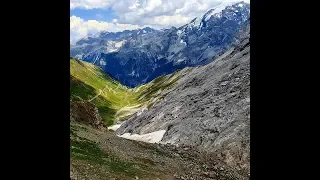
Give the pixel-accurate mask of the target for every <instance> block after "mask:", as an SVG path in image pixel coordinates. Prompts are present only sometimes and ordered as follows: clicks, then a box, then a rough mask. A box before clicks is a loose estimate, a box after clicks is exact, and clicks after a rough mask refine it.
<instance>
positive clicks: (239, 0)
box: [203, 0, 250, 21]
mask: <svg viewBox="0 0 320 180" xmlns="http://www.w3.org/2000/svg"><path fill="white" fill-rule="evenodd" d="M244 2H245V1H243V0H229V1H224V2H222V3H221V4H219V5H218V6H216V7H214V8H213V9H210V10H209V11H208V12H207V13H206V14H205V15H204V16H203V18H204V20H205V21H208V20H209V19H210V17H211V16H213V15H215V14H219V13H221V12H222V10H224V9H225V8H226V7H227V6H232V5H234V4H237V3H240V4H239V6H240V7H242V6H243V3H244ZM249 2H250V1H249Z"/></svg>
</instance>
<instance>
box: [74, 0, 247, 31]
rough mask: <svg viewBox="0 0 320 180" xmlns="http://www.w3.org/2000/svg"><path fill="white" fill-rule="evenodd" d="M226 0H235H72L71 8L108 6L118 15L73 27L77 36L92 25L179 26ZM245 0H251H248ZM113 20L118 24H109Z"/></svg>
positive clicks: (96, 27)
mask: <svg viewBox="0 0 320 180" xmlns="http://www.w3.org/2000/svg"><path fill="white" fill-rule="evenodd" d="M226 1H229V2H230V1H238V0H188V1H186V0H71V1H70V8H71V9H74V8H82V9H94V8H111V9H112V10H113V11H114V13H115V14H116V15H117V16H118V18H117V19H114V20H113V21H112V22H110V23H107V22H98V21H95V22H94V21H92V22H90V23H91V26H89V21H86V22H82V24H83V25H84V26H85V27H86V28H81V27H80V26H77V28H76V30H73V31H75V32H77V36H78V35H80V34H81V35H83V34H84V32H85V30H83V29H86V30H87V32H89V31H90V29H91V30H92V31H93V29H95V30H98V29H102V28H106V29H110V30H111V29H112V30H115V29H117V30H118V29H120V30H122V28H120V27H123V26H128V27H145V26H149V27H153V28H156V29H160V28H169V27H171V26H176V27H179V26H182V25H184V24H186V23H188V22H190V21H191V20H192V19H194V18H195V17H200V16H202V15H203V14H204V13H205V12H207V11H208V10H209V9H211V8H213V7H215V6H217V5H219V4H221V3H222V2H226ZM244 1H245V2H247V3H250V0H244ZM71 18H72V17H70V20H71ZM74 19H75V17H74ZM75 21H76V20H75ZM78 21H79V20H78ZM115 23H116V24H118V25H116V26H114V25H112V24H115ZM110 24H111V25H110ZM93 26H94V27H93Z"/></svg>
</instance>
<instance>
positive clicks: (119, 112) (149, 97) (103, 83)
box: [70, 58, 182, 126]
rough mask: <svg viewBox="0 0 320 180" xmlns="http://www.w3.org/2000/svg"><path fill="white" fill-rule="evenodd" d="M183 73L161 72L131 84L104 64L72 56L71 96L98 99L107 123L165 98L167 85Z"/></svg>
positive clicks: (146, 107)
mask: <svg viewBox="0 0 320 180" xmlns="http://www.w3.org/2000/svg"><path fill="white" fill-rule="evenodd" d="M181 76H182V74H181V73H179V72H176V73H174V74H172V75H168V76H160V77H158V78H156V79H154V80H153V81H152V82H150V83H148V84H145V85H141V86H138V87H136V88H132V89H130V88H128V87H126V86H124V85H122V84H121V83H119V82H118V81H116V80H114V79H113V78H111V77H110V76H109V75H108V74H107V73H105V72H104V71H103V70H102V69H101V68H99V67H97V66H95V65H93V64H90V63H88V62H84V61H81V60H75V59H73V58H70V100H71V101H75V100H79V99H81V100H86V101H90V102H92V103H94V104H95V105H96V106H97V107H98V109H99V114H100V115H101V117H102V119H103V121H104V122H105V124H106V125H108V126H109V125H112V124H114V122H115V121H117V120H122V119H125V118H127V117H129V116H131V115H132V114H134V113H136V112H137V111H138V110H142V111H143V110H146V109H148V108H150V107H151V106H152V104H153V103H154V102H156V101H159V100H160V99H161V96H158V95H159V94H160V92H161V91H162V90H164V89H167V88H168V87H170V85H172V84H174V83H175V82H176V81H177V80H178V79H179V78H180V77H181ZM141 107H142V108H141Z"/></svg>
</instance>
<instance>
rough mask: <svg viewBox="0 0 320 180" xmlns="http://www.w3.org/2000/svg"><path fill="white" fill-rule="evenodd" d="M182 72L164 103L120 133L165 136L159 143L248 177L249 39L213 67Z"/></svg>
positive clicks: (153, 107)
mask: <svg viewBox="0 0 320 180" xmlns="http://www.w3.org/2000/svg"><path fill="white" fill-rule="evenodd" d="M182 72H183V73H184V74H185V75H184V76H183V77H182V78H180V79H179V80H178V81H177V84H176V85H174V86H173V87H172V88H170V89H168V90H167V91H163V92H162V93H164V94H166V95H165V96H164V99H163V100H162V101H159V102H157V103H155V104H153V106H152V107H150V109H149V110H148V111H144V112H142V113H140V114H139V115H136V116H133V117H131V118H130V119H128V120H127V121H126V122H124V123H123V124H122V125H121V126H120V128H119V129H118V130H117V131H116V133H117V134H118V135H122V134H124V133H132V134H146V133H151V132H154V131H159V130H166V132H165V134H164V136H163V138H162V140H161V141H160V143H164V144H174V145H190V146H194V147H197V148H198V149H199V150H200V151H202V152H205V153H210V154H211V155H210V156H211V157H215V158H216V159H220V160H222V161H224V162H225V163H227V164H228V165H229V166H231V167H234V168H236V169H238V170H239V171H241V172H243V173H245V174H249V170H250V164H249V162H250V151H249V148H250V96H249V94H250V42H249V37H246V38H244V39H243V40H242V41H241V43H240V44H239V45H238V46H237V47H235V48H231V49H230V50H228V51H227V52H226V53H224V54H223V55H221V56H220V57H218V58H217V59H216V60H215V61H214V62H212V63H210V64H208V65H205V66H199V67H192V68H185V69H183V70H182Z"/></svg>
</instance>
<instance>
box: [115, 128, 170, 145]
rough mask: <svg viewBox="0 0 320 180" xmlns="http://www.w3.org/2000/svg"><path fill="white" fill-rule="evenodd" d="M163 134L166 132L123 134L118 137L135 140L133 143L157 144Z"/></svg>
mask: <svg viewBox="0 0 320 180" xmlns="http://www.w3.org/2000/svg"><path fill="white" fill-rule="evenodd" d="M164 133H166V130H160V131H155V132H152V133H147V134H143V135H139V134H130V133H124V134H122V135H120V136H119V137H122V138H125V139H130V140H135V141H142V142H147V143H158V142H160V141H161V139H162V137H163V135H164Z"/></svg>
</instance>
